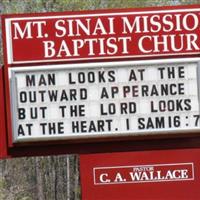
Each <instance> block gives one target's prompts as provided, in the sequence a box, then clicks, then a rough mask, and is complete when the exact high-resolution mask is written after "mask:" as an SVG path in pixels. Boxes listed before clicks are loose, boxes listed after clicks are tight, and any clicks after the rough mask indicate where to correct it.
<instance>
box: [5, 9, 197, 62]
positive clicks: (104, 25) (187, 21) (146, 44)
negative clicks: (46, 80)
mask: <svg viewBox="0 0 200 200" xmlns="http://www.w3.org/2000/svg"><path fill="white" fill-rule="evenodd" d="M199 13H200V7H199V6H190V7H188V6H187V7H183V6H182V7H166V8H162V9H160V8H145V9H124V10H109V11H108V10H102V11H101V10H99V11H84V12H64V13H45V14H38V13H37V14H32V15H30V14H27V15H25V14H23V15H5V16H3V20H2V22H3V23H2V24H3V37H4V55H5V64H14V65H16V64H22V63H41V62H59V61H60V62H61V61H62V62H63V61H70V62H72V61H76V62H83V61H96V60H122V59H123V60H125V59H126V60H127V59H141V58H142V59H144V58H146V59H147V58H157V57H178V56H180V57H182V56H184V57H185V56H191V55H193V56H194V55H199V50H200V45H199V43H200V35H199V25H200V15H199Z"/></svg>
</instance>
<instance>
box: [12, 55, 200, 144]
mask: <svg viewBox="0 0 200 200" xmlns="http://www.w3.org/2000/svg"><path fill="white" fill-rule="evenodd" d="M168 63H169V64H170V63H197V65H198V67H197V81H198V83H197V84H198V88H197V89H198V99H199V100H200V58H184V59H183V58H179V59H159V60H144V61H120V62H103V63H102V62H98V63H84V64H56V65H49V66H46V65H39V66H30V67H24V66H23V67H19V66H18V67H10V68H9V70H8V75H9V82H10V85H9V90H10V96H11V99H13V101H12V102H11V99H10V106H11V119H12V125H11V126H12V137H13V143H23V142H40V141H58V140H60V141H63V140H65V141H67V140H88V139H95V140H96V139H103V138H125V137H128V136H129V137H144V136H146V137H147V138H148V137H149V136H158V135H178V134H179V135H180V134H181V133H182V134H184V133H188V132H190V133H198V132H199V134H200V127H196V128H193V129H185V128H179V129H177V130H174V129H165V130H163V131H162V130H145V131H138V132H134V133H133V132H132V131H127V132H123V133H113V132H104V133H102V134H99V133H92V134H91V133H80V134H73V133H71V134H68V135H48V136H46V135H45V136H37V137H33V136H32V137H30V136H24V137H23V138H17V137H15V135H16V134H14V133H16V119H17V110H16V109H17V100H16V97H17V95H16V91H17V90H16V83H15V79H13V77H15V73H17V72H27V71H42V70H48V69H54V70H55V69H56V68H57V69H58V70H62V69H76V68H77V69H81V68H87V69H89V68H98V67H105V68H106V67H118V66H126V65H130V64H132V65H151V64H168ZM14 97H15V99H14ZM199 105H200V104H199ZM199 109H200V108H199Z"/></svg>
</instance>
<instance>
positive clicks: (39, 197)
mask: <svg viewBox="0 0 200 200" xmlns="http://www.w3.org/2000/svg"><path fill="white" fill-rule="evenodd" d="M35 172H36V188H37V200H45V196H44V191H43V181H42V171H41V166H40V158H38V157H36V158H35Z"/></svg>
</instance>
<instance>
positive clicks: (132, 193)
mask: <svg viewBox="0 0 200 200" xmlns="http://www.w3.org/2000/svg"><path fill="white" fill-rule="evenodd" d="M199 153H200V150H199V149H182V150H175V149H173V150H159V151H158V150H153V151H152V150H151V151H136V152H120V153H105V154H93V155H92V154H88V155H81V156H80V171H81V185H82V199H83V200H93V199H97V200H101V199H105V200H115V199H118V200H124V199H127V200H131V199H144V200H149V199H162V200H168V199H172V200H176V199H191V200H196V199H199V198H200V192H199V189H198V188H199V186H200V180H199V173H200V171H199Z"/></svg>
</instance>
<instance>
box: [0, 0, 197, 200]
mask: <svg viewBox="0 0 200 200" xmlns="http://www.w3.org/2000/svg"><path fill="white" fill-rule="evenodd" d="M187 4H200V0H0V14H6V13H9V14H10V13H38V12H57V11H58V12H62V11H78V10H95V9H109V8H134V7H151V6H167V5H187ZM0 26H1V24H0ZM2 54H3V53H2V39H1V27H0V65H1V64H3V55H2ZM0 114H1V113H0ZM79 179H80V178H79V157H78V155H62V156H47V157H31V158H16V159H7V160H1V161H0V200H79V199H81V188H80V180H79ZM102 200H103V199H102Z"/></svg>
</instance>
